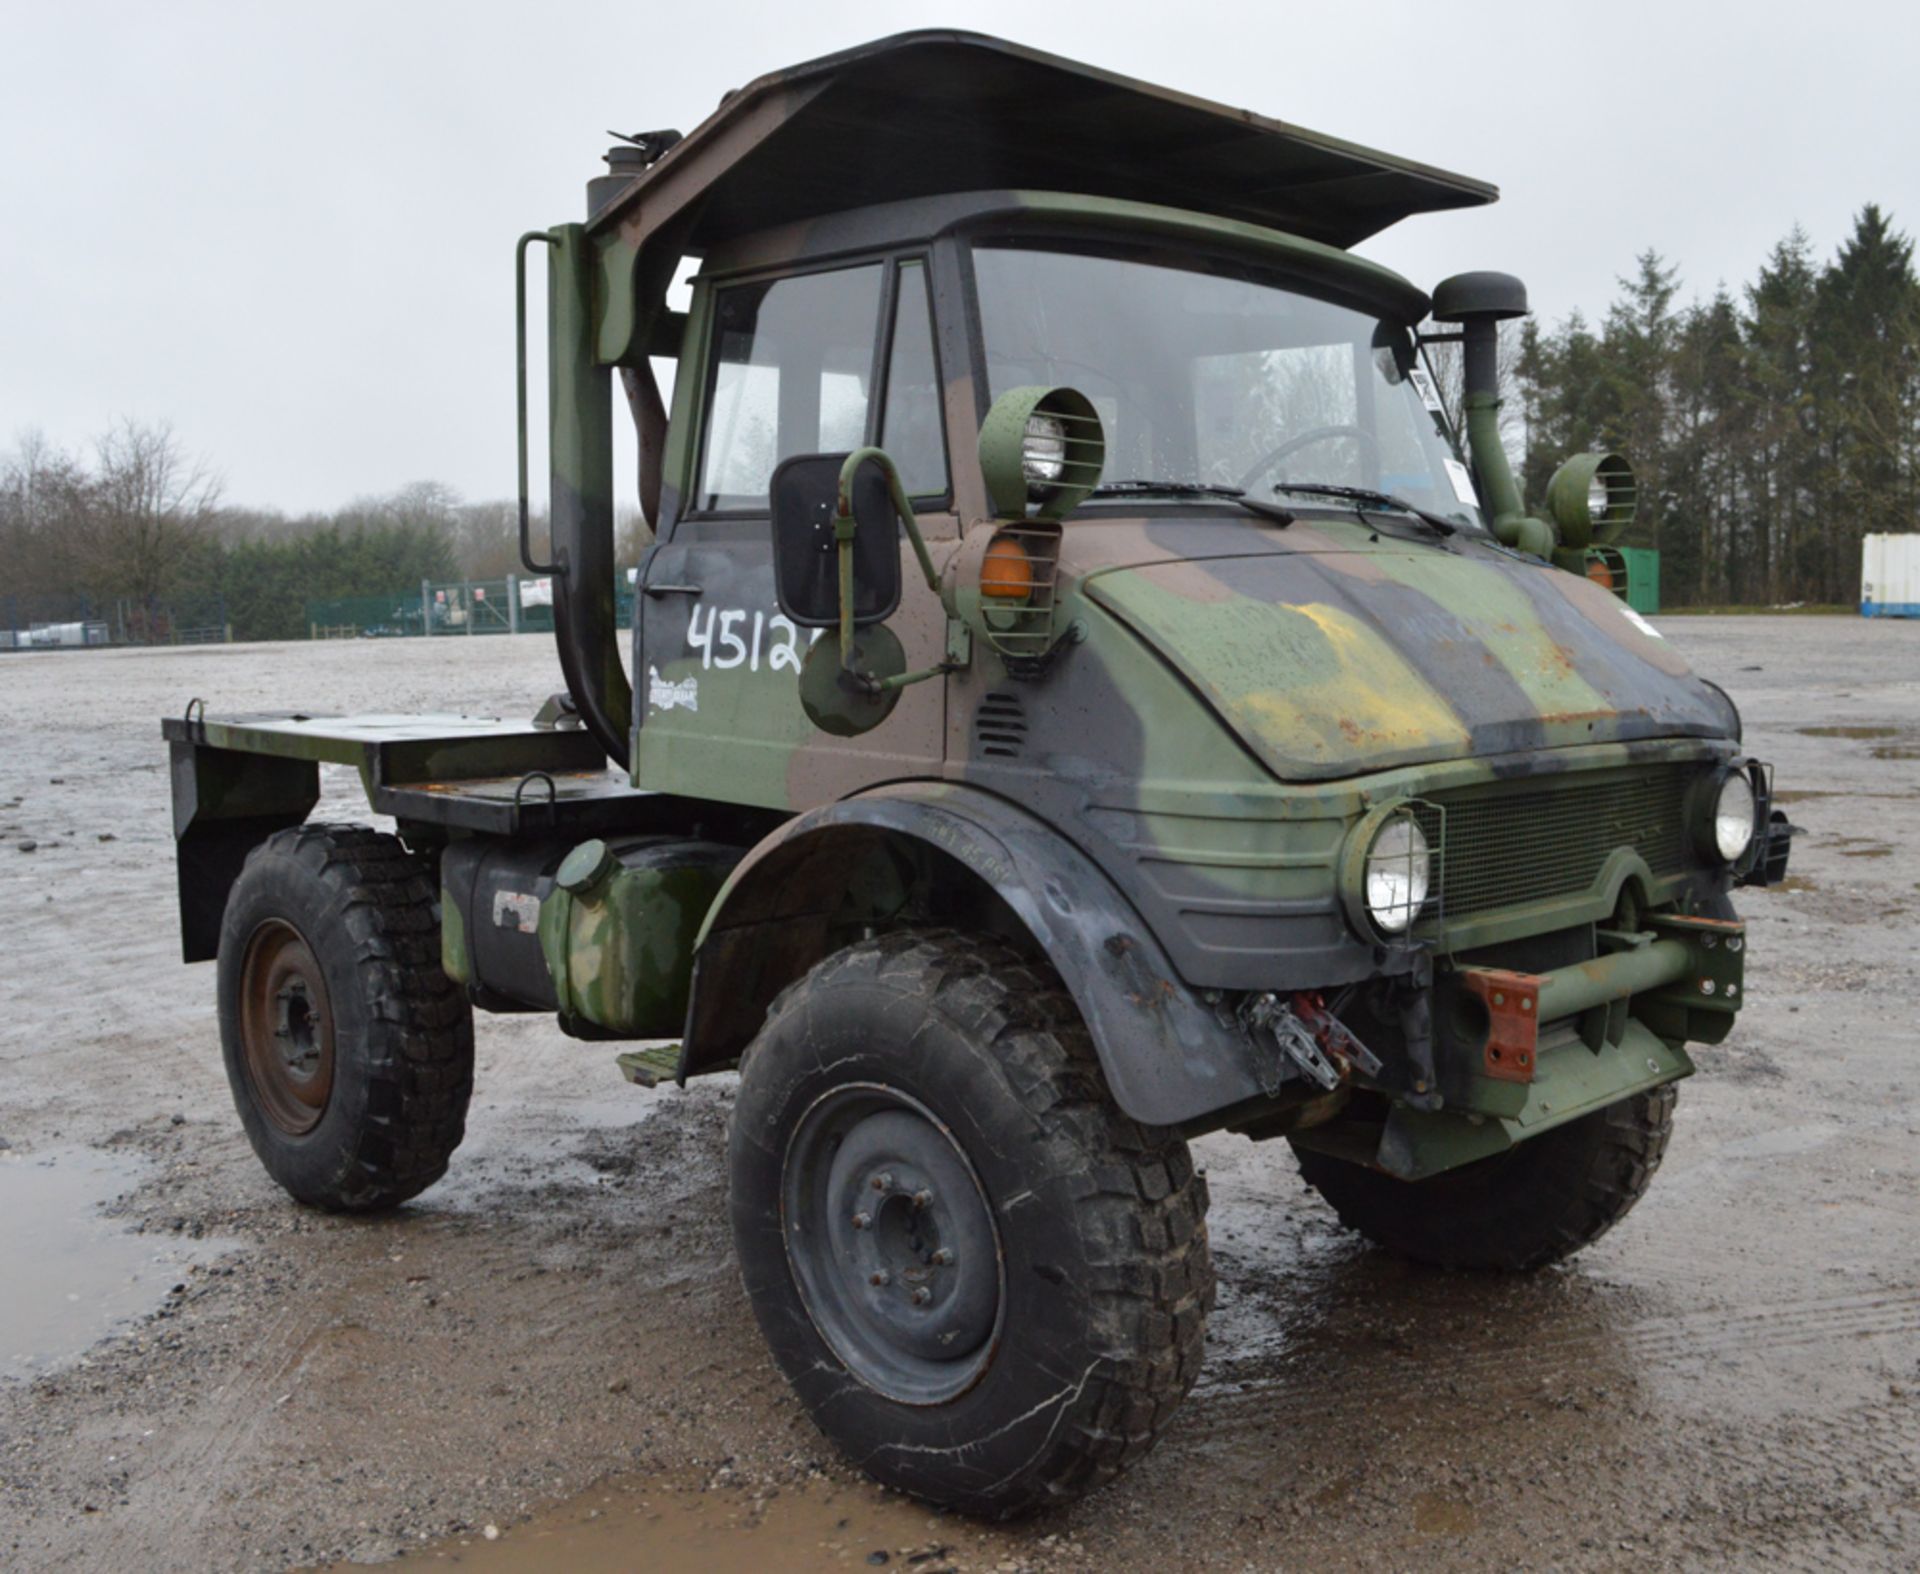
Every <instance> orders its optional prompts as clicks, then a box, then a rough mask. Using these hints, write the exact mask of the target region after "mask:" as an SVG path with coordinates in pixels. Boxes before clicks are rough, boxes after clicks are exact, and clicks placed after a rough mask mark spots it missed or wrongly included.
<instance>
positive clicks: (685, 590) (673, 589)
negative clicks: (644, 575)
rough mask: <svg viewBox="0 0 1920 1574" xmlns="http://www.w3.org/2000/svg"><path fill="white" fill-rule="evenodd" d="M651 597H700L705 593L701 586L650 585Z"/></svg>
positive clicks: (648, 589)
mask: <svg viewBox="0 0 1920 1574" xmlns="http://www.w3.org/2000/svg"><path fill="white" fill-rule="evenodd" d="M646 591H647V594H648V595H650V596H698V595H703V594H704V593H705V592H704V591H703V589H702V587H700V586H699V585H648V586H647V587H646Z"/></svg>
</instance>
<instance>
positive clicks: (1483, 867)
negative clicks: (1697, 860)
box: [1414, 764, 1700, 918]
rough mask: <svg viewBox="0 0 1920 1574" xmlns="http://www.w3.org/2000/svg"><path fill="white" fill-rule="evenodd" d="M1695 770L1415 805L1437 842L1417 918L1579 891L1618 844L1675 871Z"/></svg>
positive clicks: (1682, 854)
mask: <svg viewBox="0 0 1920 1574" xmlns="http://www.w3.org/2000/svg"><path fill="white" fill-rule="evenodd" d="M1699 769H1700V768H1699V767H1698V766H1697V765H1687V764H1681V765H1657V766H1650V767H1648V768H1646V769H1644V770H1642V771H1639V772H1637V773H1636V774H1634V775H1632V776H1626V777H1615V778H1613V779H1611V780H1607V781H1599V782H1582V781H1579V780H1577V779H1573V778H1565V777H1563V778H1560V779H1559V780H1557V781H1553V782H1550V783H1548V782H1535V783H1531V784H1528V785H1525V786H1521V787H1517V788H1515V789H1513V790H1510V791H1498V792H1480V793H1476V794H1474V795H1472V796H1455V795H1451V794H1445V793H1442V794H1437V795H1436V796H1435V797H1434V798H1433V799H1432V800H1431V801H1430V802H1429V801H1423V802H1420V803H1417V804H1415V805H1414V815H1415V817H1416V818H1417V819H1418V820H1419V821H1420V828H1421V830H1423V831H1424V832H1426V835H1427V840H1428V842H1429V843H1431V844H1434V845H1437V846H1439V847H1440V848H1441V856H1440V870H1439V876H1440V877H1439V879H1438V881H1437V882H1436V889H1435V890H1434V892H1433V894H1432V896H1431V897H1430V898H1429V902H1428V906H1427V909H1426V911H1425V913H1424V914H1423V915H1422V916H1423V917H1426V918H1436V917H1446V918H1466V917H1469V916H1470V915H1472V914H1474V913H1485V912H1491V911H1493V910H1494V909H1496V908H1503V907H1519V906H1522V905H1524V904H1526V903H1528V902H1538V901H1544V900H1547V899H1549V898H1552V897H1559V896H1577V895H1579V894H1580V893H1581V892H1583V891H1587V890H1590V889H1591V888H1592V886H1593V882H1594V881H1595V880H1596V879H1597V878H1598V877H1599V874H1600V870H1601V867H1602V866H1603V865H1604V864H1605V863H1606V861H1607V859H1608V857H1609V856H1610V855H1611V854H1612V852H1613V850H1614V849H1615V848H1616V847H1631V848H1633V849H1634V850H1635V851H1636V852H1638V853H1639V855H1640V856H1641V857H1642V858H1644V859H1645V860H1646V862H1647V867H1648V868H1649V869H1651V870H1652V871H1653V872H1654V873H1655V874H1656V875H1671V874H1679V873H1681V872H1682V871H1683V870H1684V869H1685V868H1686V867H1687V863H1688V838H1687V818H1686V797H1687V787H1688V785H1689V784H1690V783H1691V782H1692V780H1693V778H1694V777H1695V776H1696V775H1698V774H1699ZM1442 810H1444V811H1445V815H1444V819H1445V826H1444V830H1443V828H1442V823H1441V822H1442V814H1441V811H1442Z"/></svg>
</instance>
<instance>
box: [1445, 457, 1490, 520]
mask: <svg viewBox="0 0 1920 1574" xmlns="http://www.w3.org/2000/svg"><path fill="white" fill-rule="evenodd" d="M1440 462H1441V463H1442V464H1443V465H1445V466H1446V467H1447V479H1448V480H1449V481H1451V482H1452V483H1453V495H1454V496H1455V497H1456V498H1458V499H1459V500H1460V501H1461V502H1463V503H1465V504H1466V505H1467V507H1469V508H1478V507H1479V506H1480V499H1479V498H1477V497H1475V496H1474V495H1473V472H1472V471H1470V470H1469V469H1467V467H1466V466H1465V465H1463V464H1461V463H1460V461H1459V460H1458V459H1455V458H1454V457H1453V456H1452V455H1451V454H1449V455H1447V456H1446V457H1445V458H1443V459H1442V460H1441V461H1440Z"/></svg>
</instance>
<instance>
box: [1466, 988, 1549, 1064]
mask: <svg viewBox="0 0 1920 1574" xmlns="http://www.w3.org/2000/svg"><path fill="white" fill-rule="evenodd" d="M1460 983H1461V986H1462V987H1463V988H1464V989H1465V990H1466V991H1467V993H1468V994H1470V995H1472V996H1474V997H1475V998H1476V999H1478V1000H1479V1002H1480V1003H1481V1005H1483V1006H1485V1007H1486V1009H1487V1042H1486V1045H1485V1047H1484V1048H1483V1049H1482V1051H1481V1070H1482V1071H1483V1072H1484V1073H1485V1075H1487V1076H1489V1077H1492V1078H1493V1079H1494V1080H1496V1081H1499V1082H1531V1081H1532V1080H1533V1068H1534V1055H1535V1050H1536V1048H1537V1047H1538V1044H1539V1040H1540V977H1539V975H1538V974H1537V973H1512V972H1508V971H1507V970H1505V969H1504V968H1497V967H1463V968H1461V969H1460Z"/></svg>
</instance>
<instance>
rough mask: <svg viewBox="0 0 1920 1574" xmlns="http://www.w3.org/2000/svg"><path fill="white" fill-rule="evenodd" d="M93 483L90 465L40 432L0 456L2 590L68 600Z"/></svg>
mask: <svg viewBox="0 0 1920 1574" xmlns="http://www.w3.org/2000/svg"><path fill="white" fill-rule="evenodd" d="M90 490H91V483H90V482H89V480H88V477H87V473H86V467H85V465H83V464H82V463H81V462H80V461H79V460H78V459H76V458H75V457H74V456H73V455H71V454H69V453H66V452H65V451H64V450H62V449H59V448H56V447H54V446H53V444H52V443H50V442H48V441H47V438H46V436H45V435H44V434H43V433H41V432H39V431H36V430H31V429H30V430H28V431H25V432H22V433H21V434H20V436H19V437H18V438H17V439H15V442H14V447H13V450H12V452H11V453H8V454H6V455H4V456H0V591H4V592H5V593H6V594H9V595H26V596H29V597H35V598H45V597H51V598H53V600H54V601H56V602H64V601H66V600H67V599H68V593H69V592H70V591H71V590H72V581H73V569H74V557H75V543H76V540H77V539H78V535H79V532H80V527H81V520H82V516H83V513H84V510H85V508H86V504H87V499H88V494H89V492H90Z"/></svg>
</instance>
